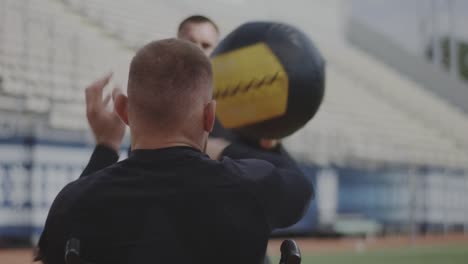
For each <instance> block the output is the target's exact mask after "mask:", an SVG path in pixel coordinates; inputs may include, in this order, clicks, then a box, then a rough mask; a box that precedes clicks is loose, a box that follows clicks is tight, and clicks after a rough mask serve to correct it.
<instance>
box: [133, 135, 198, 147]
mask: <svg viewBox="0 0 468 264" xmlns="http://www.w3.org/2000/svg"><path fill="white" fill-rule="evenodd" d="M182 146H185V147H192V148H195V149H198V150H200V151H202V150H203V146H202V144H199V143H197V142H195V141H193V140H190V139H188V138H187V137H183V136H179V137H178V136H171V137H160V136H157V135H154V136H151V137H138V136H135V137H133V136H132V150H136V149H162V148H170V147H182Z"/></svg>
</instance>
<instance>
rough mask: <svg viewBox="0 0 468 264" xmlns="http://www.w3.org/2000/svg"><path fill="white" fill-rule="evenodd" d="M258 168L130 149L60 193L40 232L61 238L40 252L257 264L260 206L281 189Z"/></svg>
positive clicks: (262, 220) (265, 210)
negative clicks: (69, 248)
mask: <svg viewBox="0 0 468 264" xmlns="http://www.w3.org/2000/svg"><path fill="white" fill-rule="evenodd" d="M265 164H269V163H267V162H264V161H260V160H245V161H234V160H231V159H229V158H225V159H223V160H222V161H221V162H218V161H213V160H211V159H209V158H208V157H207V156H206V155H204V154H202V153H201V152H200V151H198V150H195V149H192V148H188V147H174V148H166V149H159V150H137V151H134V152H132V154H131V156H130V158H129V159H127V160H124V161H122V162H119V163H117V164H115V165H113V166H111V167H108V168H106V169H104V170H101V171H99V172H97V173H95V174H92V175H89V176H87V177H85V178H82V179H80V180H78V181H76V182H74V183H72V184H71V185H68V186H67V187H66V188H65V189H64V190H63V191H62V193H61V194H60V195H59V196H58V198H57V200H56V202H54V206H53V208H52V209H51V215H49V219H48V222H47V224H46V229H47V227H48V226H50V225H54V224H55V225H60V226H61V227H63V228H57V226H55V227H54V230H57V229H59V230H63V233H62V234H55V235H49V236H48V237H49V239H52V240H51V241H42V243H45V244H48V245H42V246H43V248H50V249H53V248H56V247H54V246H53V245H54V244H57V245H63V243H64V240H67V239H69V238H71V237H74V238H77V239H79V240H80V241H81V245H82V246H81V251H82V256H83V258H84V259H86V260H87V261H89V262H93V263H148V262H150V261H151V262H158V263H164V262H167V263H202V262H203V263H216V262H217V261H219V260H221V259H222V261H223V263H260V261H261V259H262V258H263V256H264V254H265V250H266V245H267V240H268V236H269V234H270V231H271V228H273V227H274V226H272V225H276V224H275V223H273V222H275V221H277V220H275V219H274V218H278V217H273V216H272V212H269V210H274V208H273V204H268V203H271V202H273V200H272V199H274V197H270V196H274V195H279V196H280V195H281V191H280V190H279V189H278V188H276V190H278V192H277V193H275V192H276V191H275V188H271V187H272V186H271V185H274V184H278V183H280V182H279V181H281V179H280V178H281V177H282V176H285V175H280V174H278V173H277V172H276V169H275V167H274V166H273V165H271V164H270V165H269V166H268V165H267V166H265ZM297 184H300V182H297ZM266 189H269V190H268V193H267V192H265V190H266ZM309 196H310V192H309ZM270 198H271V199H270ZM304 198H305V199H308V198H310V197H304ZM303 204H304V202H303V203H302V206H301V207H303V206H304V205H303ZM291 213H292V214H294V212H288V214H291ZM300 213H301V212H298V213H296V214H300ZM63 215H67V218H66V220H65V221H64V219H63ZM58 218H60V219H61V221H57V220H56V219H58ZM56 250H60V252H63V249H59V248H56ZM44 253H46V255H48V256H56V257H57V258H61V259H63V255H62V254H63V253H61V254H54V253H53V252H44ZM57 261H59V260H57ZM50 262H51V263H56V262H55V261H52V259H51V261H50Z"/></svg>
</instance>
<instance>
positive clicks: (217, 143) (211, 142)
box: [206, 138, 230, 160]
mask: <svg viewBox="0 0 468 264" xmlns="http://www.w3.org/2000/svg"><path fill="white" fill-rule="evenodd" d="M229 144H230V143H229V142H228V141H226V140H224V139H221V138H208V143H207V144H206V154H207V155H208V156H210V158H211V159H214V160H219V159H220V158H221V154H222V153H223V151H224V149H225V148H226V147H227V146H229Z"/></svg>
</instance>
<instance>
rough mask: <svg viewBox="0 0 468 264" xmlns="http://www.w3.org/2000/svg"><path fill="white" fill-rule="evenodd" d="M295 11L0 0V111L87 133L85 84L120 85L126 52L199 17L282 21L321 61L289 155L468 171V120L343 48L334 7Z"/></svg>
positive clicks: (228, 24) (256, 5) (225, 21)
mask: <svg viewBox="0 0 468 264" xmlns="http://www.w3.org/2000/svg"><path fill="white" fill-rule="evenodd" d="M299 3H300V4H299ZM299 3H297V6H293V7H291V6H288V8H291V9H293V10H294V12H295V13H294V14H295V15H291V14H290V13H281V10H283V9H282V8H278V6H280V5H282V4H281V3H280V2H279V1H278V2H272V3H270V2H269V1H266V0H262V1H249V3H248V4H247V2H246V1H242V0H237V1H227V0H225V1H221V0H218V1H214V0H213V1H207V2H206V3H205V2H203V4H201V3H198V2H196V1H189V0H179V1H166V2H163V1H147V0H134V1H116V0H100V1H93V0H49V1H44V0H0V7H1V8H2V11H1V14H2V18H1V19H0V75H1V76H2V80H3V81H2V87H1V90H0V109H1V110H2V111H26V112H34V113H37V114H42V115H45V116H47V117H48V120H49V125H50V126H51V127H54V128H57V129H64V130H86V129H87V124H86V120H85V113H84V93H83V90H84V88H85V87H86V85H87V84H88V83H89V82H90V81H92V80H94V79H95V78H97V77H99V76H101V75H102V74H104V73H105V72H106V71H109V70H115V71H116V74H115V77H116V81H115V83H119V84H121V85H122V84H123V85H124V84H125V83H126V78H127V76H126V74H127V71H128V62H129V60H130V58H131V56H132V54H133V50H134V49H135V48H137V47H139V46H141V45H143V44H144V43H145V42H147V41H149V40H151V39H157V38H164V37H172V36H175V31H176V29H177V24H178V22H180V20H181V19H183V18H184V16H186V15H190V14H196V13H202V14H206V15H208V16H210V17H212V18H213V19H214V20H215V21H217V22H218V23H219V26H220V28H221V30H222V32H223V33H224V34H225V33H226V32H229V31H230V30H232V29H233V28H234V27H235V26H237V25H238V24H240V23H242V22H245V21H248V20H251V19H257V20H258V19H274V20H283V21H287V22H289V23H292V24H295V25H298V26H299V27H301V28H302V29H303V30H304V31H306V33H308V34H309V35H310V36H311V38H312V39H313V40H314V41H315V43H316V44H317V46H318V47H319V49H320V50H321V51H322V52H323V55H324V57H325V58H326V60H327V80H326V83H327V90H326V96H325V99H324V103H323V105H322V107H321V109H320V111H319V113H318V114H317V116H316V117H315V118H314V120H313V121H311V122H310V123H309V124H308V125H307V126H306V127H305V128H304V129H302V130H301V131H299V132H298V133H297V134H295V135H293V136H291V137H290V138H288V139H286V140H285V142H286V144H287V146H288V147H289V149H290V151H291V152H292V153H293V154H294V155H295V156H297V157H300V158H302V159H304V160H307V161H311V162H314V163H318V164H321V165H327V164H344V165H346V164H349V163H366V162H367V163H369V162H370V163H377V164H380V163H396V164H417V165H421V164H428V165H433V166H448V167H453V168H468V137H466V135H465V133H466V131H468V116H467V115H466V113H462V112H460V111H459V110H458V109H455V108H454V107H453V106H451V105H449V104H447V103H446V102H444V101H443V100H441V99H439V98H437V97H436V96H434V95H432V94H431V93H430V92H428V91H426V90H424V88H423V87H420V86H419V85H418V84H416V83H413V82H411V81H410V80H408V79H406V78H405V77H403V76H401V75H399V74H397V73H396V72H394V71H393V70H391V69H389V68H388V67H386V66H385V65H384V64H382V63H381V62H378V61H376V60H374V59H372V58H370V57H369V56H367V55H366V54H364V53H363V52H360V51H358V50H356V49H355V48H353V47H351V46H350V45H349V44H348V43H346V41H345V39H344V36H343V35H344V34H343V24H342V23H341V21H340V20H339V17H340V16H341V15H340V14H337V13H336V10H337V9H339V8H337V7H336V6H335V5H339V3H340V1H328V2H327V3H326V4H325V3H320V4H318V3H317V2H315V1H305V0H304V1H299ZM201 5H202V6H201ZM247 6H248V7H249V8H245V7H247ZM220 7H223V8H220ZM291 12H292V11H291Z"/></svg>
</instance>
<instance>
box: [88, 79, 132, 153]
mask: <svg viewBox="0 0 468 264" xmlns="http://www.w3.org/2000/svg"><path fill="white" fill-rule="evenodd" d="M111 77H112V74H108V75H106V76H105V77H104V78H102V79H99V80H97V81H95V82H94V83H92V84H91V85H90V86H88V87H87V88H86V91H85V93H86V116H87V118H88V123H89V126H90V127H91V130H92V131H93V134H94V138H95V139H96V143H97V144H102V145H106V146H108V147H111V148H113V149H114V150H115V151H117V152H118V151H119V148H120V144H121V143H122V140H123V137H124V135H125V124H124V123H123V122H122V120H120V118H119V117H118V116H117V113H115V110H114V111H112V112H110V111H108V110H107V109H106V106H107V104H108V103H109V101H110V99H111V96H110V95H108V96H106V98H104V99H103V98H102V92H103V90H104V87H105V86H106V85H107V84H108V83H109V80H110V78H111ZM117 91H118V88H117V87H116V88H115V89H114V91H113V93H112V94H117Z"/></svg>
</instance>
